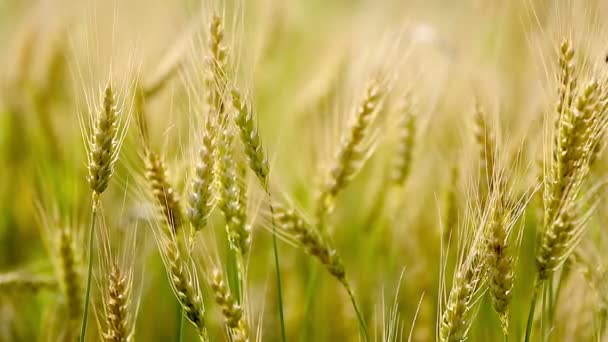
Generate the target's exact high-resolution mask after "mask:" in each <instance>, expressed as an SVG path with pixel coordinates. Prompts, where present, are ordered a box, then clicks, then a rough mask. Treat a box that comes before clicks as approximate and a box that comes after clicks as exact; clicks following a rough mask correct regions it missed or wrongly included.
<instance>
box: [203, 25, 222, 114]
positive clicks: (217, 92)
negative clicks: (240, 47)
mask: <svg viewBox="0 0 608 342" xmlns="http://www.w3.org/2000/svg"><path fill="white" fill-rule="evenodd" d="M208 34H209V37H208V42H207V44H208V48H209V52H210V55H209V56H207V65H208V69H207V73H206V77H205V86H206V88H207V91H206V104H207V107H208V108H207V109H208V112H209V113H215V115H217V116H219V118H221V117H223V115H224V112H225V105H224V99H223V90H222V85H223V84H224V82H223V80H224V79H225V72H226V66H227V53H226V51H227V49H226V47H225V46H224V42H223V41H224V27H223V24H222V18H221V17H220V16H218V15H213V16H212V18H211V23H210V25H209V32H208Z"/></svg>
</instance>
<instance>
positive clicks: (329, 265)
mask: <svg viewBox="0 0 608 342" xmlns="http://www.w3.org/2000/svg"><path fill="white" fill-rule="evenodd" d="M273 207H274V217H275V221H276V224H277V226H278V227H279V229H281V230H282V231H284V232H286V233H287V234H288V235H289V236H292V237H293V238H294V239H295V240H296V241H297V242H298V243H299V244H300V245H301V246H302V248H304V250H305V251H306V252H307V253H308V254H310V255H312V256H313V257H315V258H317V260H319V262H321V264H322V265H323V266H324V267H325V268H326V269H327V271H328V272H329V273H330V274H331V275H332V276H334V277H335V278H336V279H337V280H338V281H339V282H341V283H343V284H344V285H345V286H346V285H347V284H346V273H345V270H344V265H343V264H342V260H341V259H340V256H339V255H338V252H337V251H336V250H335V249H334V248H333V247H332V246H331V245H330V244H329V243H328V242H327V240H326V239H325V238H323V236H322V235H321V233H320V232H319V231H317V230H316V229H315V228H314V227H313V226H312V225H311V224H310V223H308V222H307V221H306V220H305V219H304V218H303V217H302V216H301V215H299V214H298V213H297V212H296V211H295V210H293V209H289V208H286V207H284V206H282V205H279V204H278V203H275V204H273Z"/></svg>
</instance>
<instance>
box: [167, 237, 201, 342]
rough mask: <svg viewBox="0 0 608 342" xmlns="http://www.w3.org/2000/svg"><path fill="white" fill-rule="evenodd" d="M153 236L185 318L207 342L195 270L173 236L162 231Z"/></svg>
mask: <svg viewBox="0 0 608 342" xmlns="http://www.w3.org/2000/svg"><path fill="white" fill-rule="evenodd" d="M155 234H156V240H157V243H158V245H159V250H160V254H161V257H162V259H163V263H164V265H165V269H166V271H167V278H168V280H169V284H170V285H171V288H172V289H173V293H174V294H175V297H176V298H177V300H178V302H179V303H180V305H181V307H182V309H183V312H184V315H185V316H186V318H188V320H189V321H190V322H191V323H192V324H193V325H194V326H195V327H196V328H197V330H198V334H199V337H200V339H201V341H203V342H208V341H209V337H208V333H207V325H206V323H205V306H204V303H203V297H202V294H201V292H200V288H199V283H198V278H197V275H196V270H195V269H194V268H193V267H191V265H192V264H191V263H190V262H189V261H188V260H187V259H185V258H184V257H183V256H182V254H181V253H180V250H179V246H178V243H177V240H176V237H175V236H173V235H171V234H169V235H167V234H166V232H164V231H159V232H155Z"/></svg>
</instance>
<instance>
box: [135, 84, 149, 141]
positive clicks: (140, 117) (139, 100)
mask: <svg viewBox="0 0 608 342" xmlns="http://www.w3.org/2000/svg"><path fill="white" fill-rule="evenodd" d="M134 110H135V123H136V125H137V133H138V134H139V137H140V138H141V141H142V145H143V147H144V150H147V149H149V148H150V137H149V133H148V120H147V118H146V95H145V93H144V90H143V89H142V88H141V87H138V88H137V89H136V91H135V100H134Z"/></svg>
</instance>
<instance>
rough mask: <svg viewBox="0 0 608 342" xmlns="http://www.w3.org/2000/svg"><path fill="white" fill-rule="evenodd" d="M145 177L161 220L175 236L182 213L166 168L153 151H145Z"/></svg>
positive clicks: (181, 221) (177, 196)
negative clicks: (160, 214)
mask: <svg viewBox="0 0 608 342" xmlns="http://www.w3.org/2000/svg"><path fill="white" fill-rule="evenodd" d="M145 176H146V181H147V182H148V187H149V188H150V191H151V192H152V194H153V195H154V198H155V200H156V205H157V206H158V207H159V209H160V211H161V213H162V217H163V219H164V220H165V221H166V223H167V224H168V225H169V227H170V228H171V231H172V232H173V233H174V234H176V233H177V231H178V229H179V228H180V227H181V225H182V223H183V213H182V207H181V203H180V197H179V194H178V192H177V190H176V189H175V188H174V187H173V185H172V184H171V182H170V181H169V175H168V170H167V166H166V165H165V163H164V161H163V160H162V157H161V156H160V155H159V154H158V153H156V152H155V151H153V150H151V149H148V150H146V151H145Z"/></svg>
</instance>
